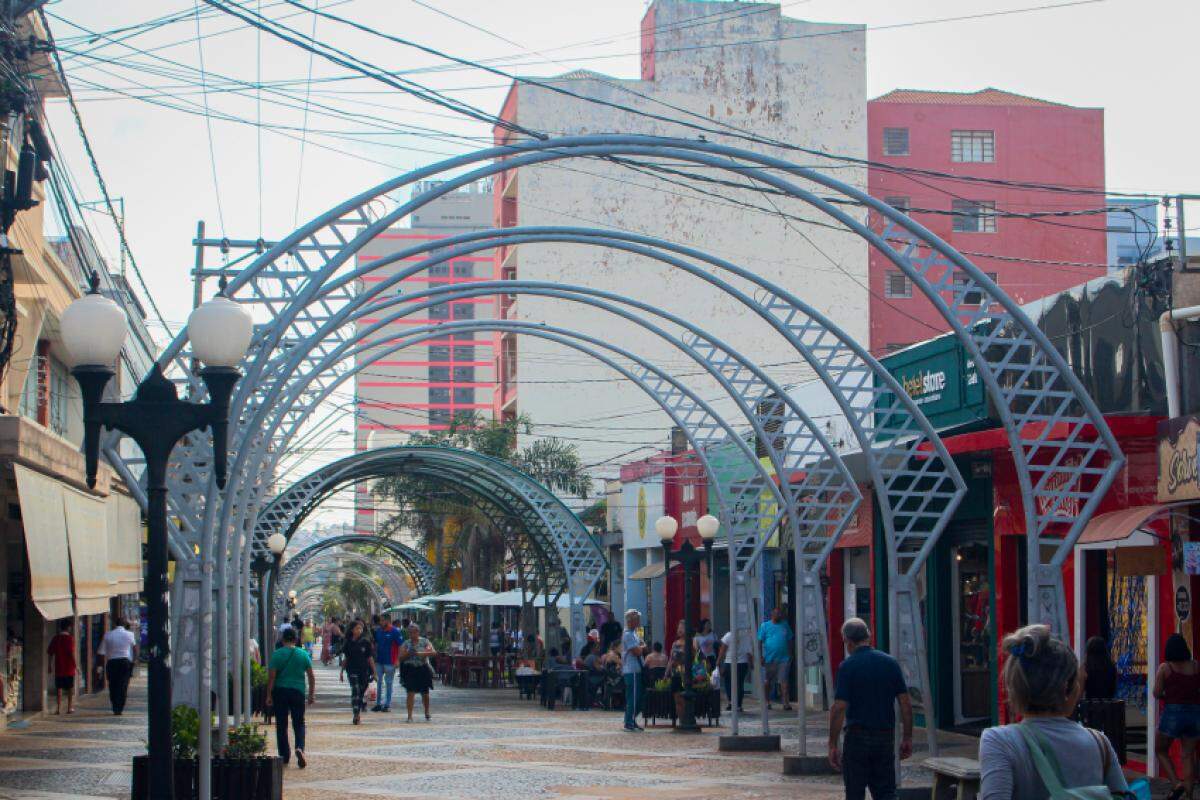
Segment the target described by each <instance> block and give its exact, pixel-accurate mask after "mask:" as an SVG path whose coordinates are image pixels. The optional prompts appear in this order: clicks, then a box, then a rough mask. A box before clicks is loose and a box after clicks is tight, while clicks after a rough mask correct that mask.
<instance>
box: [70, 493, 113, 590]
mask: <svg viewBox="0 0 1200 800" xmlns="http://www.w3.org/2000/svg"><path fill="white" fill-rule="evenodd" d="M62 498H63V509H64V511H65V513H66V519H67V544H68V546H69V550H70V553H71V582H72V584H73V585H74V587H75V613H76V614H104V613H106V612H107V611H108V598H109V585H108V521H107V515H106V513H105V508H104V501H103V500H100V499H99V498H96V497H93V496H92V495H90V494H85V493H84V492H81V491H79V490H78V489H72V488H71V487H70V486H63V487H62Z"/></svg>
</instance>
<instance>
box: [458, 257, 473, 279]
mask: <svg viewBox="0 0 1200 800" xmlns="http://www.w3.org/2000/svg"><path fill="white" fill-rule="evenodd" d="M474 274H475V269H474V267H473V266H472V265H471V262H470V261H455V262H454V277H456V278H470V277H471V276H473V275H474Z"/></svg>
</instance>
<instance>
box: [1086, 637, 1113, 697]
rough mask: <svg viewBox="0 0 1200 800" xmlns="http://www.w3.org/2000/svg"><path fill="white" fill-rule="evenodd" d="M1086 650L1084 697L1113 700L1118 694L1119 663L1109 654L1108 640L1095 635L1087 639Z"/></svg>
mask: <svg viewBox="0 0 1200 800" xmlns="http://www.w3.org/2000/svg"><path fill="white" fill-rule="evenodd" d="M1084 650H1085V657H1084V667H1085V668H1086V669H1087V681H1086V682H1085V683H1084V685H1083V697H1084V699H1085V700H1112V699H1113V698H1114V697H1116V696H1117V665H1116V664H1114V663H1113V660H1112V657H1111V656H1110V655H1109V654H1108V642H1106V641H1104V639H1103V638H1101V637H1099V636H1093V637H1092V638H1090V639H1088V640H1087V646H1086V647H1085V648H1084Z"/></svg>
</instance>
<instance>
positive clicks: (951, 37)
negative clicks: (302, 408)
mask: <svg viewBox="0 0 1200 800" xmlns="http://www.w3.org/2000/svg"><path fill="white" fill-rule="evenodd" d="M241 2H242V4H243V5H245V6H247V7H251V8H253V7H256V6H259V5H261V6H262V8H263V11H264V13H266V14H269V15H271V16H273V17H284V16H285V15H286V16H287V18H285V19H283V20H282V21H283V22H284V24H286V25H289V26H291V27H294V28H296V29H298V30H301V31H303V32H304V33H311V32H312V30H313V28H312V26H313V18H312V16H311V15H309V14H306V13H303V12H298V11H297V9H295V8H292V7H289V6H288V5H287V4H286V3H283V2H281V1H280V0H261V2H259V0H241ZM305 2H306V4H310V5H311V4H312V2H313V0H305ZM1047 2H1050V0H1047ZM1041 4H1042V3H1039V2H1038V0H889V1H888V2H884V1H883V0H785V1H784V2H783V7H784V13H785V14H787V15H788V16H792V17H796V18H802V19H810V20H814V21H822V22H848V23H865V24H866V25H868V26H869V29H875V30H870V32H869V33H868V36H867V81H868V96H871V97H874V96H877V95H879V94H881V93H883V92H886V91H888V90H890V89H893V88H896V87H920V88H931V89H944V90H975V89H980V88H983V87H986V86H995V87H999V88H1003V89H1007V90H1010V91H1014V92H1019V93H1023V94H1029V95H1033V96H1036V97H1042V98H1047V99H1050V100H1054V101H1059V102H1064V103H1071V104H1076V105H1083V106H1096V107H1102V108H1104V109H1105V127H1106V151H1107V174H1108V183H1109V187H1110V188H1118V189H1122V190H1143V191H1152V192H1162V191H1170V192H1179V191H1192V192H1200V162H1198V161H1197V159H1196V157H1195V153H1194V149H1193V147H1194V145H1193V142H1194V139H1195V135H1196V131H1197V130H1198V129H1200V125H1198V124H1197V123H1198V122H1200V120H1198V119H1197V116H1198V112H1197V108H1198V107H1200V106H1198V104H1197V103H1196V102H1195V99H1194V97H1193V96H1192V95H1191V94H1190V89H1191V88H1192V85H1193V84H1194V80H1193V79H1194V76H1195V71H1194V67H1193V66H1192V64H1193V63H1194V61H1193V59H1190V58H1188V54H1189V53H1190V51H1191V50H1192V49H1193V48H1194V46H1195V35H1196V31H1197V30H1200V3H1196V2H1194V1H1193V0H1142V1H1141V2H1134V0H1100V1H1099V2H1082V3H1080V2H1076V3H1062V4H1061V5H1062V7H1060V8H1051V9H1049V10H1039V11H1028V12H1024V13H1013V14H1007V15H997V14H996V12H1003V11H1007V10H1013V9H1026V8H1030V7H1033V6H1038V5H1041ZM1051 4H1052V3H1051ZM715 5H717V4H716V3H714V6H715ZM320 6H321V7H322V8H325V9H329V10H331V11H333V12H334V13H337V14H339V15H343V16H346V17H350V18H353V19H355V20H358V21H361V22H364V23H367V24H370V25H371V26H373V27H374V28H376V29H378V30H380V31H383V32H389V33H393V34H396V35H399V36H403V37H406V38H409V39H413V40H415V41H418V42H421V43H424V44H427V45H430V46H432V47H435V48H438V49H440V50H443V51H447V52H449V53H451V54H455V55H460V56H465V57H469V58H472V59H478V60H483V59H503V60H504V61H505V63H506V68H508V69H511V70H512V71H515V72H518V73H520V74H526V75H551V74H557V73H561V72H565V71H567V70H570V69H574V68H578V67H586V68H588V69H592V70H597V71H601V72H605V73H608V74H611V75H615V76H619V77H635V76H636V75H637V71H638V66H637V63H638V62H637V57H636V51H637V48H638V36H637V30H638V23H639V20H640V18H641V16H642V13H643V11H644V9H645V3H644V2H643V0H603V2H590V3H581V2H575V1H574V0H553V1H551V0H501V2H486V3H484V2H467V1H466V0H421V1H420V2H418V0H321V2H320ZM195 7H196V6H195V5H194V4H193V3H192V2H182V1H180V0H170V1H169V2H166V1H164V0H106V1H105V2H103V3H100V2H95V0H59V2H56V3H52V4H51V5H50V6H49V7H48V8H49V11H50V13H51V14H52V15H53V16H52V28H53V31H54V33H55V35H56V37H57V38H58V39H59V40H60V45H61V47H62V48H63V49H64V50H66V51H71V52H68V53H67V56H66V57H67V68H68V74H69V76H70V78H71V79H72V81H73V86H74V89H75V92H76V95H77V97H78V99H79V100H80V106H81V110H82V114H83V118H84V123H85V125H86V126H87V130H88V133H89V135H90V137H91V140H92V144H93V147H94V149H95V151H96V154H97V157H98V160H99V164H100V168H101V169H102V171H103V173H104V176H105V179H106V181H107V184H108V186H109V189H110V191H111V192H112V193H113V194H114V195H118V196H121V197H124V198H125V202H126V209H127V217H128V219H127V236H128V239H129V241H130V243H131V245H132V248H133V251H134V253H135V255H136V257H137V259H138V261H139V263H140V264H141V266H142V269H143V271H144V273H145V276H146V279H147V281H148V283H149V286H150V290H151V291H152V292H153V295H154V297H155V299H156V300H157V302H158V303H159V305H160V306H161V307H162V309H163V312H164V315H165V316H166V318H167V321H168V323H169V324H171V325H172V326H173V327H175V328H177V327H178V325H179V323H180V322H181V321H182V320H183V319H184V318H185V317H186V315H187V312H188V310H189V308H190V303H191V288H190V278H189V275H188V271H189V269H190V267H191V265H192V261H193V258H194V252H193V249H192V247H191V245H190V241H191V238H192V235H193V233H194V231H195V226H196V221H197V220H198V219H204V220H206V221H207V224H208V228H209V231H210V232H211V233H213V234H220V233H222V232H224V233H225V234H227V235H229V236H230V237H235V238H239V237H244V238H254V237H257V236H258V235H260V234H261V235H263V236H264V237H265V238H267V239H273V238H278V237H280V236H282V235H284V234H285V233H287V232H288V231H290V230H292V229H293V228H294V227H295V225H294V222H295V220H296V219H297V218H299V219H300V220H301V221H303V220H304V219H306V218H309V217H311V216H313V215H315V214H317V213H319V212H320V211H322V210H324V209H325V208H327V207H329V206H331V205H333V204H335V203H336V202H338V201H339V200H341V199H343V198H345V197H346V196H348V195H350V194H352V193H354V192H357V191H359V190H361V189H364V188H366V187H369V186H371V185H373V184H376V183H378V182H380V181H382V180H384V179H385V178H387V177H391V176H393V175H394V174H396V173H397V172H399V171H402V170H405V169H409V168H412V167H414V166H417V165H420V164H424V163H428V162H430V161H433V160H437V159H438V158H440V157H442V156H444V155H448V154H452V153H457V152H461V151H463V150H465V149H469V148H470V147H471V141H470V139H477V140H478V141H479V142H480V143H482V142H484V141H486V140H487V139H488V138H489V136H490V129H489V127H488V126H487V125H486V124H484V123H480V122H475V121H472V120H467V119H464V118H462V117H458V116H455V115H453V114H451V113H450V112H449V111H446V110H444V109H441V108H437V107H433V106H430V105H426V104H423V103H421V102H420V101H418V100H416V99H414V98H411V97H409V96H406V95H403V94H400V93H398V92H396V91H394V90H392V89H389V88H388V87H386V86H384V85H382V84H379V83H376V82H372V81H369V80H353V81H344V80H343V81H338V80H333V81H330V80H320V79H328V78H336V77H339V76H343V75H346V74H347V72H346V70H345V69H343V68H340V67H336V66H334V65H331V64H329V63H327V62H324V61H322V60H321V59H320V58H317V59H315V60H313V61H312V64H311V66H310V58H309V56H308V54H307V53H305V52H303V51H300V50H298V49H296V48H295V47H293V46H291V45H288V44H286V43H282V42H279V41H278V40H275V39H274V38H272V37H271V36H269V35H267V34H262V35H261V42H260V38H259V36H258V35H256V34H255V33H254V32H252V31H250V30H249V29H247V28H246V27H245V26H244V24H243V23H241V22H240V21H238V20H236V19H234V18H231V17H227V16H225V15H224V14H221V13H219V12H216V11H214V10H213V9H211V8H210V7H209V6H207V5H205V4H204V3H203V2H200V3H199V8H200V9H201V10H202V11H201V17H200V20H199V26H200V30H201V31H202V32H203V33H204V34H205V38H204V40H203V54H202V55H203V59H204V65H205V67H206V72H207V81H208V85H209V88H210V89H212V90H213V91H211V92H209V94H208V97H207V102H208V104H209V107H210V109H211V111H212V112H213V114H214V115H215V117H218V118H214V119H213V120H212V122H211V132H212V138H211V150H212V153H213V154H215V167H214V163H213V160H212V159H210V138H209V132H208V131H209V129H208V126H206V122H205V119H204V117H203V115H202V110H203V104H204V102H205V96H204V93H203V92H202V91H201V90H200V87H199V81H198V75H197V73H196V72H195V67H196V66H197V65H198V64H199V60H200V58H201V52H200V50H199V48H198V47H197V42H196V40H195V39H196V30H197V20H196V19H194V18H192V17H190V16H189V18H187V19H185V20H183V21H179V22H174V23H172V24H170V25H166V26H164V27H162V28H161V29H159V30H157V31H155V32H152V33H145V34H141V35H138V36H136V37H133V38H130V39H128V40H126V44H125V45H120V44H113V43H111V42H107V43H106V42H105V41H104V40H103V39H99V40H95V41H92V42H89V41H88V40H87V39H86V38H84V36H85V34H84V30H81V29H86V31H110V30H113V29H118V28H121V27H122V26H126V25H130V24H134V23H138V22H142V21H144V20H147V19H150V18H153V17H159V16H163V15H167V14H171V13H173V12H181V11H184V12H186V11H189V10H192V9H194V8H195ZM434 9H437V10H434ZM438 11H441V12H444V13H442V14H439V13H438ZM978 14H990V15H991V16H986V17H983V18H979V19H957V20H955V21H946V22H940V23H935V24H908V23H922V22H924V21H928V20H938V19H945V18H949V17H954V18H962V17H966V16H971V15H978ZM446 15H453V16H454V17H458V18H460V20H461V21H460V20H454V19H451V18H449V17H447V16H446ZM467 23H469V24H467ZM76 26H79V27H76ZM472 26H474V27H472ZM225 31H229V32H225ZM316 34H317V37H318V38H322V39H325V40H327V41H330V42H332V43H335V44H336V45H337V46H338V47H340V48H343V49H344V50H347V51H349V52H351V53H353V54H354V55H356V56H358V57H360V58H362V59H365V60H366V61H369V62H372V63H373V64H376V65H378V66H380V67H384V68H387V69H390V70H412V69H421V68H428V67H431V66H435V65H439V64H442V63H444V62H440V61H439V60H437V59H434V58H431V57H429V56H427V55H423V54H420V53H418V52H416V51H414V50H411V49H407V48H404V47H402V46H399V45H396V44H392V43H388V42H385V41H383V40H381V39H379V38H377V37H372V36H369V35H367V34H363V33H360V32H354V31H352V30H349V29H347V28H345V27H343V26H339V25H338V24H337V23H334V22H331V21H328V20H320V21H319V22H318V23H317V28H316ZM121 35H123V34H121ZM92 48H96V49H95V50H94V51H93V52H91V53H90V54H87V51H89V50H91V49H92ZM131 48H137V49H138V50H142V51H145V50H150V51H152V54H150V55H148V54H146V53H145V52H135V50H134V49H131ZM156 56H157V57H158V58H157V59H156V58H155V57H156ZM171 62H175V63H171ZM512 62H516V65H514V66H508V65H510V64H512ZM310 70H311V74H312V76H313V77H314V78H316V79H318V81H319V82H318V83H316V84H314V85H313V88H312V92H311V94H309V95H308V96H307V99H308V103H309V113H308V115H307V125H306V123H305V112H304V107H305V103H306V91H305V86H304V83H305V79H306V77H307V76H308V75H309V73H310ZM260 77H261V80H262V81H264V82H267V83H278V82H286V85H282V86H279V87H278V88H277V89H274V90H269V91H266V92H264V93H263V95H262V104H261V112H260V111H259V104H258V102H257V100H256V97H255V94H254V92H253V91H250V90H247V89H245V88H244V87H242V86H240V85H239V84H236V83H233V84H231V81H230V79H235V81H245V82H256V81H258V80H259V78H260ZM410 77H412V78H413V79H415V80H418V81H421V82H422V83H424V84H426V85H429V86H433V87H435V88H437V89H439V90H441V91H444V92H447V93H448V94H451V95H452V96H454V97H456V98H458V99H461V100H464V101H467V102H470V103H471V104H473V105H476V106H478V107H480V108H482V109H485V110H487V111H488V112H489V113H491V112H495V111H497V110H498V109H499V106H500V103H501V102H502V100H503V97H504V93H505V89H506V83H505V81H504V80H503V79H501V78H498V77H497V76H495V75H490V74H487V73H485V72H482V71H479V70H469V69H463V68H456V69H453V70H451V71H445V70H443V71H434V72H430V71H421V72H417V73H412V74H410ZM139 84H140V85H139ZM97 87H102V88H97ZM147 87H149V88H147ZM231 87H232V88H234V89H236V91H230V89H231ZM114 90H118V91H114ZM122 92H123V93H125V94H134V95H146V96H148V98H147V99H146V100H136V99H131V98H129V97H126V96H123V95H122V94H121V93H122ZM164 104H169V105H182V106H185V107H186V108H188V109H190V110H191V111H192V112H194V113H187V112H185V111H180V110H176V109H172V108H167V107H164ZM281 104H283V105H281ZM284 105H286V106H287V107H283V106H284ZM319 105H325V106H332V107H336V108H337V109H339V110H341V111H343V112H351V113H355V114H360V115H363V117H362V118H359V119H354V118H345V117H343V118H341V119H331V118H330V117H329V116H328V115H326V114H325V113H324V109H321V108H318V106H319ZM50 113H51V119H52V122H53V124H54V128H55V131H56V133H57V138H58V140H59V143H60V146H61V147H62V149H63V151H64V152H65V162H66V164H67V165H68V166H69V168H70V170H71V172H72V174H73V175H74V177H75V179H76V181H77V182H78V185H79V187H80V193H81V194H82V195H83V197H84V199H94V198H96V197H98V192H97V190H96V189H95V182H94V181H93V180H92V178H91V175H90V170H89V167H88V166H87V161H86V159H85V157H84V155H83V152H82V149H81V148H80V147H79V143H78V139H77V137H76V136H75V135H74V131H73V123H72V121H71V119H70V116H69V115H68V114H67V113H66V111H65V107H64V105H63V104H62V103H61V102H53V103H52V104H51V111H50ZM219 117H236V118H240V119H241V120H243V121H242V122H237V121H229V120H226V119H221V118H219ZM372 118H378V119H383V120H388V121H391V122H393V123H401V124H403V125H409V126H421V127H422V128H427V129H431V130H433V131H438V132H442V133H444V134H451V135H452V136H451V137H450V138H448V137H446V136H444V135H437V134H432V133H430V134H427V135H422V136H414V135H410V134H389V135H385V136H380V135H377V134H371V124H372ZM259 119H261V120H262V121H263V123H265V124H266V125H269V126H273V127H271V128H269V129H264V130H263V132H262V134H261V150H260V137H259V135H258V134H257V128H256V127H255V125H254V122H255V121H257V120H259ZM246 123H249V124H246ZM306 129H307V131H308V133H303V134H302V131H304V130H306ZM458 137H470V139H469V140H468V141H463V140H462V139H461V138H458ZM301 138H305V139H306V141H307V143H306V144H305V145H303V157H302V156H301V150H302V144H301V141H300V139H301ZM330 148H332V149H330ZM334 150H338V151H343V152H335V151H334ZM260 152H261V154H262V155H261V160H260V157H259V154H260ZM214 171H215V184H216V185H215V187H214ZM260 175H261V180H260ZM298 189H299V191H298ZM218 197H219V205H218ZM260 218H261V227H260ZM222 219H223V224H222ZM92 222H93V223H94V224H93V229H94V230H96V231H97V232H98V233H99V234H100V238H101V242H100V243H101V247H102V249H103V250H104V251H105V252H107V253H110V254H115V253H116V247H115V237H114V236H113V235H112V227H111V225H106V224H105V220H104V219H103V218H101V217H100V216H99V215H93V216H92ZM1192 224H1193V226H1194V227H1195V226H1200V218H1198V219H1196V220H1194V221H1193V223H1192ZM112 262H113V264H115V263H116V259H115V257H114V258H113V259H112ZM156 333H158V334H162V331H161V329H156ZM160 338H162V337H161V336H160ZM525 377H539V376H526V375H524V374H523V378H525ZM541 377H552V376H541ZM331 444H332V443H331ZM348 445H349V442H348V440H347V441H346V442H345V443H339V444H336V445H335V446H336V447H343V446H347V447H348ZM341 454H344V453H337V455H341Z"/></svg>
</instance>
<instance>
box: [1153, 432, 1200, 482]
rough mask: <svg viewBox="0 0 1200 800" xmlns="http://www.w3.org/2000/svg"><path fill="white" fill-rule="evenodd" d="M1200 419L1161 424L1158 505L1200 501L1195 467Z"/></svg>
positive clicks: (1199, 480) (1197, 473)
mask: <svg viewBox="0 0 1200 800" xmlns="http://www.w3.org/2000/svg"><path fill="white" fill-rule="evenodd" d="M1198 436H1200V417H1198V416H1195V415H1193V416H1188V417H1176V418H1175V419H1168V420H1164V421H1162V422H1160V423H1158V501H1159V502H1160V503H1170V502H1173V501H1176V500H1200V470H1198V469H1197V466H1196V453H1197V437H1198Z"/></svg>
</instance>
